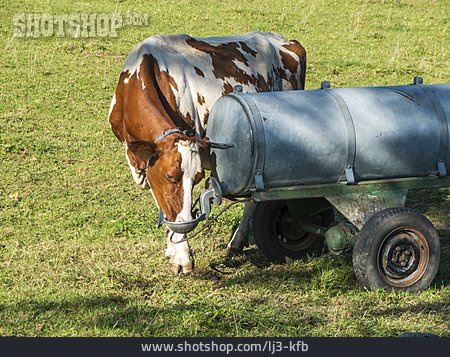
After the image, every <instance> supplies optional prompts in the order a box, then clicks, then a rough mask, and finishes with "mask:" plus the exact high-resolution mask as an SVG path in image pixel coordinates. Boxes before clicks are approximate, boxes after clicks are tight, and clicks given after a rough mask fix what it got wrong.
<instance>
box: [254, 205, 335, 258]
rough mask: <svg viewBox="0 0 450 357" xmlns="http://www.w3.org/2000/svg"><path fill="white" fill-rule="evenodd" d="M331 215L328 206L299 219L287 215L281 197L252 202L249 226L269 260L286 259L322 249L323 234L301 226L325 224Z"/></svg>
mask: <svg viewBox="0 0 450 357" xmlns="http://www.w3.org/2000/svg"><path fill="white" fill-rule="evenodd" d="M333 219H334V213H333V208H332V207H331V206H330V208H328V209H326V210H325V211H323V212H322V213H319V214H316V215H314V216H311V217H309V216H306V217H304V218H300V219H299V218H297V217H296V218H294V217H292V216H291V214H290V212H289V209H288V206H287V205H286V202H285V201H268V202H263V203H258V204H257V205H256V208H255V213H254V216H253V224H252V229H253V235H254V239H255V242H256V245H257V246H258V248H259V250H260V251H261V253H263V254H264V255H265V256H266V257H267V258H268V259H269V260H270V261H271V262H273V263H286V262H289V261H292V260H296V259H301V258H303V257H305V256H306V255H317V254H320V253H322V250H323V246H324V238H323V237H319V236H317V235H314V234H311V233H307V232H304V231H303V230H302V229H301V226H302V225H303V224H305V223H310V224H316V225H320V226H328V225H329V224H330V223H331V222H333Z"/></svg>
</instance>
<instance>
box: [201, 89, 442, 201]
mask: <svg viewBox="0 0 450 357" xmlns="http://www.w3.org/2000/svg"><path fill="white" fill-rule="evenodd" d="M449 127H450V85H447V84H441V85H422V84H414V85H405V86H386V87H363V88H337V89H329V88H327V89H319V90H307V91H285V92H265V93H233V94H229V95H226V96H223V97H221V98H220V99H219V100H217V102H216V103H215V104H214V106H213V108H212V110H211V113H210V116H209V121H208V127H207V132H206V135H207V137H208V138H209V139H210V142H211V143H212V145H211V151H210V165H211V168H212V174H213V176H214V177H215V178H216V179H218V181H219V182H220V186H221V189H222V191H223V194H224V195H230V196H231V195H233V196H240V195H246V194H248V193H250V192H252V191H263V190H266V189H268V188H277V187H289V186H299V185H315V184H326V183H336V182H341V181H346V182H347V183H349V184H352V183H356V182H358V181H363V180H374V179H390V178H399V177H421V176H428V175H440V176H445V175H446V168H450V145H449V130H450V128H449Z"/></svg>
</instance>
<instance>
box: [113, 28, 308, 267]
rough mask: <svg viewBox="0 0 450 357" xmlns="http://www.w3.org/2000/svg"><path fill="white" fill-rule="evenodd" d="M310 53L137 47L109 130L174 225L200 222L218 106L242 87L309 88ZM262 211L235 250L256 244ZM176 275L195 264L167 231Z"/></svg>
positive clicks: (219, 46) (225, 46)
mask: <svg viewBox="0 0 450 357" xmlns="http://www.w3.org/2000/svg"><path fill="white" fill-rule="evenodd" d="M305 70H306V52H305V49H304V48H303V47H302V45H301V44H300V43H299V42H298V41H296V40H291V41H287V40H285V39H284V38H283V37H281V36H280V35H277V34H275V33H261V32H250V33H247V34H244V35H236V36H230V37H210V38H194V37H191V36H188V35H159V36H153V37H150V38H148V39H146V40H144V41H143V42H142V43H140V44H139V45H137V46H135V47H134V48H133V49H132V51H131V52H130V54H129V55H128V58H127V59H126V62H125V65H124V66H123V68H122V71H121V72H120V75H119V81H118V84H117V87H116V90H115V94H114V96H113V98H112V101H111V105H110V110H109V123H110V125H111V129H112V131H113V132H114V134H115V136H116V137H117V138H118V139H119V140H120V141H121V142H122V144H123V146H124V148H125V158H126V160H127V162H128V165H129V168H130V170H131V174H132V176H133V178H134V180H135V182H136V184H137V185H139V186H140V187H141V188H143V189H149V190H150V192H151V194H152V195H153V198H154V200H155V202H156V205H157V206H158V208H159V209H160V212H162V213H163V215H164V217H165V218H166V220H168V221H178V222H185V221H190V220H192V212H191V210H192V208H191V205H192V189H193V187H194V185H196V184H198V183H199V182H200V181H201V180H202V178H203V177H204V174H205V168H207V163H205V155H203V154H204V153H206V152H207V149H208V141H207V138H206V137H205V129H206V127H207V123H208V115H209V112H210V110H211V107H212V105H213V104H214V102H215V101H216V100H217V99H218V98H219V97H220V96H222V95H225V94H228V93H230V92H232V91H233V88H234V86H236V85H241V86H242V89H243V91H244V92H261V91H263V92H266V91H279V90H296V89H304V84H305ZM253 209H254V204H250V203H249V204H246V206H245V207H244V216H243V219H242V220H241V223H240V226H239V227H238V229H237V231H236V232H235V234H234V235H233V238H232V240H231V241H230V243H229V244H228V248H229V249H230V250H240V249H242V248H243V247H244V246H245V245H246V244H248V242H247V241H246V239H247V235H248V230H249V228H248V226H249V222H250V217H251V214H252V211H253ZM166 233H167V249H166V256H167V257H168V258H170V261H171V270H173V272H174V273H179V272H180V271H181V272H183V273H185V274H187V273H190V272H192V270H193V267H194V262H193V258H192V254H191V250H190V247H189V244H188V242H187V241H186V240H185V235H183V234H178V233H174V232H171V231H170V230H169V229H167V232H166Z"/></svg>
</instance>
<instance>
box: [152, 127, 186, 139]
mask: <svg viewBox="0 0 450 357" xmlns="http://www.w3.org/2000/svg"><path fill="white" fill-rule="evenodd" d="M175 133H180V134H183V135H186V133H184V132H183V131H181V130H180V129H178V128H172V129H168V130H165V131H163V132H162V133H161V135H160V136H158V137H157V138H156V139H155V143H158V142H160V141H161V140H163V139H164V138H165V137H166V136H169V135H170V134H175Z"/></svg>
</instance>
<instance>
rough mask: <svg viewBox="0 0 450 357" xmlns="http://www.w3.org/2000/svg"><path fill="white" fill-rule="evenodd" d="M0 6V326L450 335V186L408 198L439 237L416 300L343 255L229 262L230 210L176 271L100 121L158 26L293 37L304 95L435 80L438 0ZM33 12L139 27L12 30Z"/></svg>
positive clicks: (443, 27)
mask: <svg viewBox="0 0 450 357" xmlns="http://www.w3.org/2000/svg"><path fill="white" fill-rule="evenodd" d="M0 4H1V6H0V50H1V54H0V70H1V76H0V84H1V91H0V161H1V166H0V175H1V176H0V178H1V180H0V335H26V336H186V335H187V336H396V335H398V334H400V333H401V332H403V331H421V332H430V333H436V334H439V335H442V336H449V335H450V329H449V320H450V286H449V283H450V262H449V259H450V190H434V191H425V192H419V191H416V192H411V194H410V197H409V201H408V206H412V207H415V208H417V209H419V210H420V211H422V212H423V213H424V214H425V215H426V216H427V217H428V218H429V219H430V220H431V221H432V222H433V223H434V224H435V225H436V227H437V228H438V230H439V233H440V235H441V238H442V242H441V243H442V257H441V261H442V262H441V267H440V270H439V273H438V276H437V278H436V280H435V281H434V283H433V285H432V286H431V287H430V288H429V289H428V290H426V291H425V292H423V293H420V294H406V293H405V294H393V293H386V292H383V291H373V292H367V291H365V290H363V289H362V288H361V287H360V286H359V285H358V284H357V282H356V279H355V277H354V275H353V272H352V267H351V262H350V260H349V259H348V258H345V257H341V258H339V257H337V258H326V257H321V258H313V259H309V260H306V261H297V262H295V263H293V264H289V265H284V266H279V265H270V264H268V263H267V262H266V261H265V260H264V258H263V257H262V256H261V255H260V254H259V253H258V251H257V250H256V248H255V247H254V246H251V247H250V248H248V249H247V250H246V251H245V254H244V255H243V256H241V257H235V258H232V259H231V258H227V255H226V249H225V245H226V243H227V241H228V239H229V236H230V234H231V229H232V226H233V225H234V224H236V223H237V222H238V220H239V215H240V212H241V211H240V210H241V208H235V209H234V210H231V211H229V212H228V213H227V214H225V215H224V216H222V218H221V219H220V220H219V223H218V224H216V225H215V226H214V228H213V229H211V230H210V231H208V232H206V233H205V234H203V235H202V236H201V237H200V238H198V239H196V240H195V241H193V242H192V247H193V249H194V251H195V258H196V263H197V265H196V273H195V274H193V275H191V276H187V277H185V276H174V275H171V274H170V273H169V272H168V262H166V261H165V259H164V256H163V255H164V246H165V241H164V237H163V230H157V229H156V228H155V224H156V219H157V210H156V208H155V206H154V204H153V200H152V199H151V197H150V195H149V193H147V192H143V191H141V190H140V189H139V188H137V187H135V184H134V181H133V180H132V178H131V175H130V173H129V170H128V167H127V165H126V162H125V159H124V155H123V148H122V146H121V145H120V143H119V142H118V141H117V140H116V138H115V137H114V135H113V134H112V131H111V130H110V128H109V125H108V122H107V114H108V109H109V103H110V99H111V97H112V94H113V92H114V89H115V86H116V83H117V78H118V74H119V71H120V68H121V67H122V64H123V62H124V60H125V57H126V55H127V54H128V52H129V50H130V49H131V47H132V46H134V45H135V44H137V43H139V42H140V41H142V40H143V39H144V38H146V37H148V36H151V35H155V34H161V33H188V34H190V35H193V36H201V37H206V36H211V35H230V34H235V33H244V32H248V31H251V30H260V31H275V32H278V33H280V34H282V35H283V36H285V37H286V38H289V39H297V40H299V41H300V42H301V43H302V44H303V45H304V47H305V48H306V50H307V53H308V72H307V88H308V89H312V88H317V87H319V86H320V82H321V81H322V80H324V79H327V80H330V81H331V82H332V85H333V86H336V87H339V86H345V87H351V86H366V85H385V84H406V83H410V82H411V81H412V77H413V76H414V75H420V76H423V77H424V79H425V82H426V83H448V82H449V78H450V73H449V71H450V67H449V55H448V51H449V44H450V34H449V26H448V25H449V13H450V3H449V2H448V1H447V0H442V1H438V0H436V1H419V0H417V1H413V0H410V1H404V0H401V1H395V0H386V1H382V0H380V1H377V0H366V1H362V0H361V1H356V0H354V1H324V0H304V1H301V0H300V1H299V0H279V1H267V0H258V1H255V0H244V1H242V0H241V1H232V0H224V1H220V2H219V1H214V0H206V1H201V2H200V1H159V0H158V1H156V0H153V1H151V2H148V3H147V4H144V2H143V1H117V2H116V1H111V0H109V1H105V0H101V1H95V2H94V1H92V2H88V1H79V2H77V3H76V4H74V3H73V2H72V1H69V0H59V1H44V0H42V1H38V0H35V1H16V0H11V1H6V0H0ZM37 12H39V13H45V12H48V13H51V14H65V13H94V12H97V13H111V12H118V13H120V14H123V15H126V14H127V13H139V14H148V15H149V24H148V26H143V27H131V26H130V27H125V28H123V29H121V30H120V33H119V37H118V38H116V39H103V38H95V39H79V40H76V39H72V38H56V37H52V38H49V39H18V38H13V36H12V33H13V22H12V18H13V14H14V13H37ZM15 193H17V195H14V194H15Z"/></svg>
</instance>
